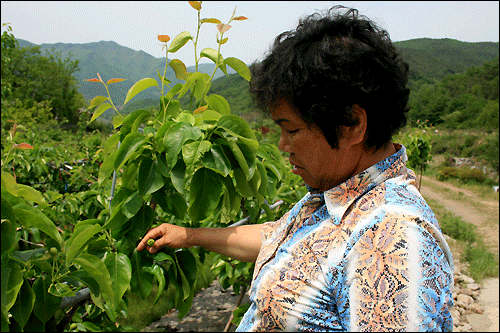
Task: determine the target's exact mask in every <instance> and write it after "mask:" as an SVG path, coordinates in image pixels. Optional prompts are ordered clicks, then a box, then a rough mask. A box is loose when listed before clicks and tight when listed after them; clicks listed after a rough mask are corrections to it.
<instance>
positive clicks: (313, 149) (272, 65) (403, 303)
mask: <svg viewBox="0 0 500 333" xmlns="http://www.w3.org/2000/svg"><path fill="white" fill-rule="evenodd" d="M407 72H408V66H407V65H406V64H405V63H404V62H403V61H402V60H401V58H400V56H399V55H398V54H397V52H396V50H395V48H394V46H393V45H392V43H391V41H390V39H389V37H388V34H387V32H385V31H384V30H381V29H379V28H378V27H377V26H376V25H375V24H374V23H373V22H371V21H370V20H369V19H367V18H366V17H364V16H360V15H358V13H357V11H356V10H354V9H346V8H344V7H340V6H337V7H333V8H332V9H330V10H329V11H328V12H327V13H326V14H324V15H321V14H319V13H316V14H313V15H311V16H309V17H307V18H305V19H303V20H301V21H300V23H299V25H298V27H297V29H295V30H293V31H288V32H284V33H282V34H281V35H279V36H278V37H277V38H276V40H275V43H274V45H273V47H272V49H271V51H270V52H269V53H268V54H267V55H266V57H265V59H264V60H263V61H262V62H261V63H260V64H256V65H255V66H253V75H252V81H251V87H250V89H251V91H252V93H253V94H254V96H255V98H256V101H257V102H258V104H259V106H260V107H261V108H262V109H264V110H267V112H268V113H269V115H270V117H271V118H272V119H273V120H274V121H275V122H276V123H277V124H278V125H279V126H280V128H281V138H280V142H279V148H280V149H281V150H282V151H284V152H287V153H289V154H290V155H289V160H290V163H291V164H292V165H293V172H294V173H295V174H298V175H300V176H301V177H302V179H303V180H304V182H305V184H306V185H307V187H308V190H309V192H308V193H307V194H306V195H305V196H304V197H303V198H302V199H301V200H300V201H299V202H298V203H297V204H296V205H295V206H294V207H293V209H292V210H291V211H289V212H288V213H286V214H285V215H284V216H283V217H282V218H281V219H280V220H279V221H276V222H268V223H264V224H259V225H248V226H238V227H229V228H223V229H209V228H198V229H190V228H183V227H179V226H175V225H170V224H166V223H165V224H162V225H160V226H159V227H157V228H154V229H152V230H150V231H149V232H148V233H147V235H146V236H145V237H144V239H143V240H142V241H141V242H140V244H139V245H138V247H137V250H138V251H141V250H143V249H145V248H148V250H149V251H150V252H151V253H155V252H156V251H158V249H160V248H162V247H164V246H169V247H173V248H181V247H189V246H201V247H204V248H206V249H208V250H211V251H215V252H218V253H222V254H224V255H227V256H229V257H232V258H235V259H238V260H242V261H247V262H255V263H256V265H255V270H254V276H253V280H252V286H251V290H250V300H251V306H250V308H249V309H248V311H247V313H246V314H245V316H244V317H243V319H242V321H241V323H240V325H239V327H238V331H277V330H284V331H292V330H294V331H295V330H305V331H392V330H397V331H401V330H406V331H427V330H430V331H452V329H453V323H452V319H451V315H450V312H449V310H450V309H451V307H452V305H453V297H452V288H453V259H452V257H451V253H450V250H449V248H448V245H447V244H446V241H445V240H444V238H443V235H442V233H441V230H440V228H439V225H438V222H437V221H436V219H435V216H434V214H433V212H432V210H431V209H430V208H429V206H428V205H427V204H426V202H425V201H424V199H423V198H422V196H421V195H420V193H419V192H418V190H417V189H416V177H415V174H414V173H413V171H411V170H409V169H407V168H406V166H405V164H406V161H407V156H406V150H405V147H404V146H402V145H400V144H396V143H393V142H392V141H391V137H392V135H393V134H395V132H396V131H397V130H398V129H399V128H401V127H402V126H404V124H405V123H406V113H407V111H408V108H407V102H408V95H409V90H408V89H407V88H406V83H407ZM149 238H154V239H157V240H156V242H155V244H154V246H153V247H147V245H146V240H147V239H149Z"/></svg>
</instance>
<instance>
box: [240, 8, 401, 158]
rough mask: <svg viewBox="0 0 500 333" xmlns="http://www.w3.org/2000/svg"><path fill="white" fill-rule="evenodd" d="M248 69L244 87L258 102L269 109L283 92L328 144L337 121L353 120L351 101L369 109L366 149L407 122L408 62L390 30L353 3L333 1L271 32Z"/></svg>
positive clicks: (380, 143)
mask: <svg viewBox="0 0 500 333" xmlns="http://www.w3.org/2000/svg"><path fill="white" fill-rule="evenodd" d="M251 70H252V79H251V82H250V91H251V93H252V94H253V97H254V100H255V101H256V102H257V104H258V106H259V108H261V109H262V110H263V111H264V112H268V108H269V107H272V105H273V103H276V102H278V101H279V100H281V99H283V98H284V99H287V100H288V101H290V102H291V103H292V104H293V105H294V106H295V107H296V108H297V109H298V111H299V113H300V115H301V117H302V119H304V121H306V122H307V123H309V124H311V123H314V124H316V125H317V126H319V128H320V129H321V130H322V132H323V134H324V135H325V138H326V139H327V141H328V143H329V144H330V145H331V146H332V147H334V148H338V140H339V136H340V135H341V131H340V125H343V126H352V125H354V124H356V123H357V119H356V118H355V117H354V116H353V114H352V106H353V105H355V104H357V105H359V106H361V107H362V108H364V109H365V110H366V113H367V117H368V127H367V134H366V140H365V147H367V148H372V147H374V148H380V147H382V146H383V145H384V144H386V143H387V142H389V140H390V139H391V137H392V135H393V134H395V133H396V131H397V130H398V129H399V128H401V127H403V126H404V125H405V124H406V113H407V112H408V106H407V104H408V97H409V89H407V87H406V85H407V81H408V65H407V64H406V63H405V62H404V61H403V60H402V59H401V56H400V55H399V54H398V52H397V51H396V49H395V47H394V46H393V44H392V42H391V40H390V38H389V34H388V33H387V32H386V31H385V30H383V29H381V28H379V27H377V26H376V24H375V23H374V22H372V21H371V20H369V19H368V18H366V17H365V16H362V15H358V11H357V10H356V9H351V8H346V7H343V6H335V7H332V8H330V9H329V10H328V11H327V12H326V14H325V15H322V14H321V13H314V14H312V15H310V16H307V17H306V18H304V19H301V20H300V21H299V25H298V26H297V28H296V29H295V30H292V31H286V32H283V33H281V34H280V35H278V36H277V37H276V39H275V41H274V45H273V46H272V47H271V49H270V51H269V52H268V54H267V55H266V56H265V58H264V59H263V60H262V62H260V63H254V64H253V65H252V66H251Z"/></svg>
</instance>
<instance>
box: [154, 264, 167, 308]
mask: <svg viewBox="0 0 500 333" xmlns="http://www.w3.org/2000/svg"><path fill="white" fill-rule="evenodd" d="M152 269H153V274H154V276H155V277H156V279H157V280H158V291H157V293H156V297H155V300H154V302H153V304H156V302H158V300H159V299H160V297H161V294H162V293H163V291H164V290H165V282H166V281H165V275H164V272H163V268H161V267H160V266H159V265H156V264H155V265H153V267H152Z"/></svg>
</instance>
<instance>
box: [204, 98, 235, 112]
mask: <svg viewBox="0 0 500 333" xmlns="http://www.w3.org/2000/svg"><path fill="white" fill-rule="evenodd" d="M205 102H207V104H208V106H209V108H210V109H211V110H214V111H217V112H219V113H220V114H222V115H226V114H230V113H231V108H230V107H229V103H228V102H227V101H226V99H225V98H224V97H222V96H220V95H217V94H211V95H210V96H207V97H205Z"/></svg>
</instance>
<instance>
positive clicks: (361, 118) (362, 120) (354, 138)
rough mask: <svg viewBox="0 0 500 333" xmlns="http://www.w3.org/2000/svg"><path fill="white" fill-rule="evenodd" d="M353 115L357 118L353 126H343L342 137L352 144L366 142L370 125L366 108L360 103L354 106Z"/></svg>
mask: <svg viewBox="0 0 500 333" xmlns="http://www.w3.org/2000/svg"><path fill="white" fill-rule="evenodd" d="M352 117H353V119H355V120H356V122H355V124H354V125H353V126H343V127H344V128H343V130H344V131H343V134H344V135H343V136H342V138H343V139H345V140H347V142H348V143H349V144H351V145H356V144H360V143H364V141H365V134H366V128H367V126H368V116H367V115H366V110H365V109H363V108H362V107H361V106H359V105H358V104H354V105H353V106H352Z"/></svg>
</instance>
